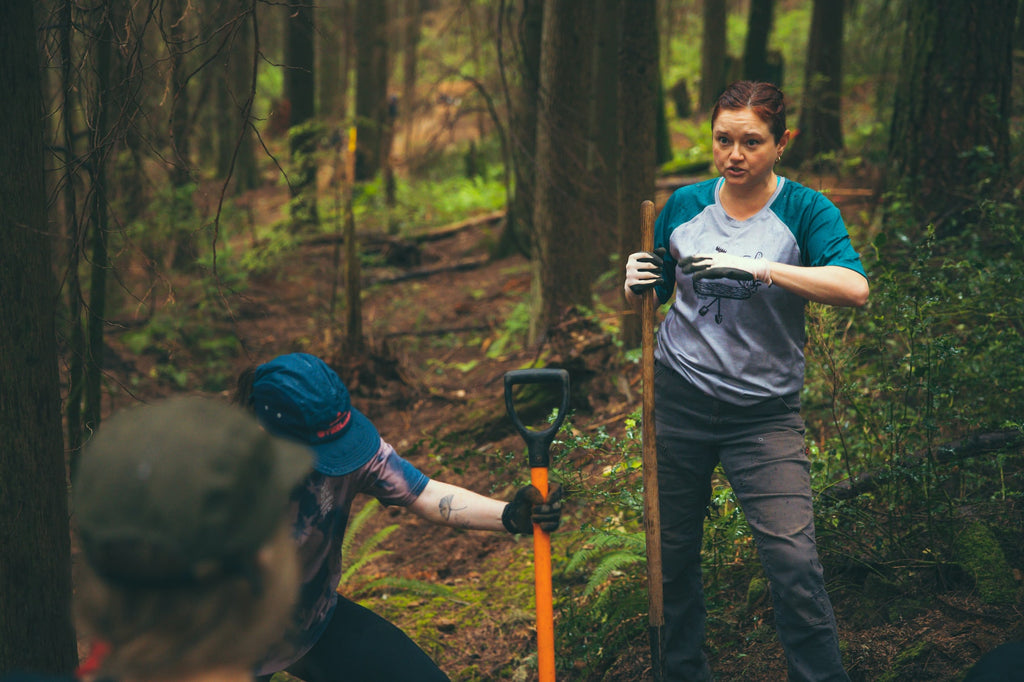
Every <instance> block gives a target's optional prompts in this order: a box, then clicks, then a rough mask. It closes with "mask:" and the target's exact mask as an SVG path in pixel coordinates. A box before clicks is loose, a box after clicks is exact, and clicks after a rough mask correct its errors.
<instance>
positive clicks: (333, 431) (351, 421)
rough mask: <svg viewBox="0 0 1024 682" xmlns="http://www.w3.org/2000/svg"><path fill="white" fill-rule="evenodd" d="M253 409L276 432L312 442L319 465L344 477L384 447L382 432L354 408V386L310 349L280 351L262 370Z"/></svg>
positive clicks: (257, 376) (322, 470)
mask: <svg viewBox="0 0 1024 682" xmlns="http://www.w3.org/2000/svg"><path fill="white" fill-rule="evenodd" d="M252 408H253V412H254V413H255V414H256V417H257V418H258V419H259V420H260V422H261V423H262V424H263V426H264V427H265V428H266V429H267V430H268V431H270V432H271V433H272V434H274V435H276V436H281V437H284V438H290V439H292V440H296V441H299V442H300V443H305V444H307V445H309V446H310V447H311V448H312V449H313V452H314V454H315V458H314V463H313V468H314V469H316V470H317V471H319V472H320V473H323V474H326V475H328V476H343V475H345V474H348V473H351V472H353V471H355V470H356V469H358V468H359V467H361V466H362V465H364V464H366V463H367V462H368V461H370V459H371V458H372V457H373V456H374V455H375V454H377V451H378V450H379V449H380V433H378V432H377V428H376V427H375V426H374V425H373V424H372V423H371V422H370V420H369V419H367V418H366V417H365V416H364V415H363V413H361V412H360V411H359V410H357V409H355V408H354V407H352V401H351V399H350V398H349V394H348V389H347V388H345V384H344V383H342V381H341V378H340V377H338V373H337V372H335V371H334V370H333V369H331V368H330V367H329V366H328V365H327V363H326V362H324V361H323V360H321V359H320V358H318V357H316V356H315V355H309V354H308V353H289V354H288V355H280V356H278V357H276V358H274V359H273V360H271V361H270V362H266V363H264V364H262V365H260V366H259V367H257V368H256V373H255V375H254V376H253V384H252Z"/></svg>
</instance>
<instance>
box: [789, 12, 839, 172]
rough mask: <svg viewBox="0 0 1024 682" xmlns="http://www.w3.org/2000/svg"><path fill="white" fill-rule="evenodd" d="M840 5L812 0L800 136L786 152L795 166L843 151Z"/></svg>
mask: <svg viewBox="0 0 1024 682" xmlns="http://www.w3.org/2000/svg"><path fill="white" fill-rule="evenodd" d="M843 4H844V0H814V10H813V13H812V14H811V35H810V39H809V41H808V45H807V68H806V71H805V74H804V101H803V106H802V107H801V109H800V128H799V130H800V134H799V135H798V136H797V137H796V138H795V139H794V140H793V144H792V145H791V147H792V149H790V150H788V152H787V156H789V157H790V162H791V163H794V164H799V163H801V162H803V161H806V160H808V159H813V158H814V157H816V156H818V155H819V154H827V153H829V152H835V151H839V150H841V149H842V148H843V129H842V125H841V121H840V113H841V105H842V97H841V94H840V91H841V88H842V83H843V59H842V56H843V50H842V45H843V12H844V7H843Z"/></svg>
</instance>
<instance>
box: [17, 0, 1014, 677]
mask: <svg viewBox="0 0 1024 682" xmlns="http://www.w3.org/2000/svg"><path fill="white" fill-rule="evenodd" d="M1022 12H1024V3H1021V2H1018V1H1017V0H992V1H990V2H984V3H969V2H962V1H960V0H920V1H916V0H915V1H910V0H595V1H594V2H589V3H575V2H569V1H566V0H322V1H319V2H314V3H310V2H299V1H296V0H288V1H287V2H264V1H256V0H225V1H223V2H218V3H188V2H185V1H184V0H150V1H149V2H126V1H115V0H92V1H86V2H83V1H78V2H72V1H71V0H44V1H41V2H31V1H30V0H8V2H7V3H5V6H4V8H3V10H2V16H3V21H0V92H3V93H4V95H5V101H6V102H7V109H8V110H7V115H6V117H5V122H4V125H3V126H0V136H2V137H0V221H2V223H0V442H2V443H3V444H4V449H3V453H2V456H0V547H2V548H3V551H2V552H0V673H2V672H3V671H6V670H9V669H12V668H16V667H17V668H35V669H40V670H53V671H59V670H69V669H71V668H73V667H74V665H75V664H76V663H77V660H78V656H79V645H82V646H85V645H86V644H87V643H80V642H77V641H76V638H75V633H74V629H73V626H72V624H71V621H70V618H69V604H70V601H71V595H72V590H73V581H72V574H71V565H72V562H73V560H74V557H75V547H74V543H73V538H72V535H71V533H69V514H70V510H69V507H68V495H67V493H68V486H69V480H70V479H69V472H73V470H74V467H75V462H76V458H77V456H78V453H79V451H80V449H81V447H82V444H83V442H85V441H87V440H88V438H89V435H90V434H91V433H92V432H93V431H94V430H95V429H97V428H101V424H102V421H103V419H104V418H105V417H106V416H107V415H109V414H110V413H111V412H112V411H114V410H116V409H118V408H120V407H122V406H124V405H127V404H129V403H131V402H134V401H140V400H142V401H150V400H155V399H158V398H160V397H163V396H168V395H171V394H175V393H182V392H194V393H206V394H218V395H225V396H226V395H227V394H228V393H229V392H230V390H231V388H232V386H233V381H234V377H235V376H236V375H237V373H238V372H239V371H240V370H241V369H242V368H243V367H245V366H246V365H249V364H253V363H258V362H262V361H265V360H267V359H269V358H270V357H272V356H273V355H276V354H278V353H282V352H289V351H293V350H303V351H308V352H313V353H317V354H320V355H321V356H323V357H324V358H326V359H328V360H329V361H330V362H331V363H332V365H334V366H335V367H336V368H337V369H338V371H339V373H340V374H341V376H342V377H343V379H344V380H345V381H346V383H347V384H348V385H349V386H350V387H351V388H352V391H353V394H354V396H355V401H356V403H357V404H359V405H360V407H361V408H363V409H364V411H366V412H367V413H368V414H369V415H370V416H371V417H372V418H373V419H374V421H375V422H376V423H377V424H378V426H379V427H380V428H381V430H382V432H384V433H385V435H386V437H389V438H390V439H391V440H392V441H393V442H395V444H396V445H397V446H400V451H402V452H403V453H405V454H407V455H408V456H409V457H410V459H412V460H413V461H414V462H415V463H416V464H417V465H418V466H420V467H421V468H423V469H424V471H426V472H427V473H429V474H430V475H436V476H438V477H440V478H442V479H444V480H451V481H453V482H458V483H462V484H464V485H467V486H468V487H473V488H474V489H478V490H481V491H482V492H490V493H493V494H496V495H503V494H507V493H508V491H510V490H512V489H513V486H514V485H516V484H517V483H518V482H521V481H522V479H523V478H524V477H525V475H526V474H525V456H524V455H523V454H522V444H521V443H520V442H518V441H517V439H516V437H515V435H514V434H513V433H512V432H511V430H510V428H509V425H508V420H507V418H506V416H505V414H504V412H503V410H504V406H503V404H502V403H501V400H500V397H501V396H500V387H499V386H500V376H501V374H502V372H504V371H505V370H507V369H513V368H519V367H526V366H551V367H564V368H566V369H568V370H569V371H570V373H571V375H572V381H573V397H572V410H573V412H572V414H571V416H570V419H569V421H568V424H567V425H566V426H565V427H564V428H563V432H562V434H561V435H560V437H559V440H558V442H557V444H556V447H555V448H554V453H553V454H554V461H555V465H554V466H555V468H554V470H553V472H552V475H553V476H555V477H556V478H557V479H558V480H560V481H561V482H562V483H563V485H564V486H565V487H566V489H567V490H568V492H569V494H570V500H571V501H572V502H571V510H570V518H569V519H567V521H566V524H565V525H566V527H565V528H564V529H563V531H561V532H559V533H557V534H556V536H555V561H556V566H555V594H556V599H557V603H556V634H557V637H558V666H559V671H560V676H562V677H563V678H564V679H578V680H602V679H603V680H639V679H649V676H650V669H649V668H650V666H649V659H648V658H647V652H646V609H647V602H646V589H645V586H646V582H645V581H646V577H645V575H646V573H645V566H646V558H645V552H644V534H643V523H642V486H641V479H640V474H639V470H640V444H639V434H640V423H639V419H640V415H639V403H640V383H639V367H638V364H637V363H638V356H639V348H638V345H639V338H640V329H639V321H638V319H637V316H635V315H633V314H631V313H630V312H628V311H626V310H624V309H623V305H622V300H621V295H620V287H621V278H622V272H621V269H622V268H621V263H622V262H623V257H624V255H625V254H628V253H630V252H632V251H635V250H637V249H638V248H639V215H640V214H639V206H640V203H641V201H643V200H645V199H652V200H654V201H655V203H656V204H657V205H658V206H659V207H660V205H661V203H662V202H663V201H664V199H665V198H666V197H667V195H668V193H669V192H671V191H672V190H673V189H674V188H676V187H678V186H681V185H682V184H685V183H688V182H692V181H694V180H697V179H702V178H704V177H710V175H711V174H712V173H713V168H712V167H711V165H710V129H709V124H708V120H707V112H708V109H709V106H710V103H711V102H712V101H713V99H714V97H715V95H716V94H717V93H718V92H719V91H720V90H721V88H722V87H723V86H724V85H725V84H727V83H728V82H731V81H733V80H735V79H738V78H757V79H769V80H773V81H776V82H779V83H780V84H781V85H782V87H783V89H784V90H785V92H786V93H787V97H788V100H789V106H790V128H792V129H793V130H794V132H795V137H794V141H793V143H792V144H791V146H790V149H789V150H787V153H786V156H785V158H784V159H783V174H785V175H787V176H789V177H792V178H794V179H796V180H798V181H800V182H803V183H804V184H807V185H809V186H811V187H814V188H815V189H819V190H821V191H823V192H825V193H826V194H828V196H829V197H830V198H832V200H833V201H835V202H836V203H837V205H839V206H840V208H841V209H842V211H843V214H844V218H845V220H846V222H847V226H848V228H849V230H850V233H851V237H852V239H853V241H854V244H855V246H856V247H857V249H858V250H859V251H860V253H861V255H862V257H863V259H864V261H865V264H866V266H867V268H868V271H869V274H870V277H871V282H872V296H871V300H870V302H869V304H868V306H867V307H866V308H865V309H863V310H857V311H852V310H843V309H830V308H826V307H823V306H817V305H811V306H810V307H809V309H808V310H809V315H808V336H809V343H808V347H807V356H808V371H807V384H806V387H805V391H804V395H803V396H802V402H803V405H804V414H805V418H806V420H807V423H808V447H809V449H810V452H811V455H812V458H813V477H814V478H813V484H814V488H815V491H816V503H817V515H818V519H817V523H818V535H819V545H820V547H821V550H822V555H823V556H822V559H823V562H824V563H825V565H826V575H827V577H828V578H829V581H830V582H829V588H830V592H831V593H832V595H833V598H834V601H835V604H836V610H837V614H838V616H839V620H840V636H841V639H842V646H843V651H844V656H845V657H846V662H847V666H848V668H849V669H850V673H851V677H853V678H854V679H856V680H883V679H884V680H955V679H959V678H960V677H962V675H963V673H964V671H965V670H966V669H967V668H968V667H969V666H970V664H971V663H972V662H973V661H974V660H976V659H977V658H978V657H980V656H981V655H982V654H983V653H984V652H985V651H987V650H989V649H991V648H992V647H994V646H995V645H997V644H999V643H1000V642H1003V641H1007V640H1011V639H1021V638H1024V629H1022V627H1024V626H1022V623H1024V618H1022V613H1021V611H1022V609H1024V540H1022V538H1024V508H1022V504H1024V452H1022V450H1024V431H1022V419H1024V416H1022V403H1024V398H1022V396H1024V375H1022V373H1021V371H1020V369H1019V368H1020V358H1021V357H1022V353H1024V295H1022V293H1021V287H1020V284H1019V283H1020V282H1021V280H1022V276H1024V231H1022V229H1021V227H1020V225H1021V217H1022V216H1021V213H1022V210H1021V207H1020V193H1021V190H1022V188H1024V173H1022V169H1021V165H1020V163H1021V162H1020V158H1021V153H1020V152H1021V144H1022V138H1021V134H1022V113H1024V91H1022V89H1021V80H1020V69H1021V64H1022V61H1021V60H1022V56H1021V55H1024V52H1021V50H1024V27H1022V25H1021V24H1022V22H1021V18H1022ZM533 401H534V413H535V414H534V417H535V418H537V419H541V420H542V419H543V417H544V414H545V412H544V410H545V408H544V406H545V405H546V401H545V400H544V396H543V395H540V396H534V398H533ZM350 536H351V542H350V546H349V547H348V548H347V549H346V560H347V562H348V568H349V569H350V570H349V571H348V572H347V574H346V581H345V584H343V585H342V589H343V590H345V591H346V593H348V594H351V595H353V596H355V597H357V598H359V599H361V600H363V601H364V602H365V603H367V604H368V605H370V607H371V608H374V609H375V610H378V611H379V612H381V613H384V614H386V615H387V616H388V617H389V618H392V619H393V620H395V622H397V623H399V624H400V625H401V626H402V627H403V628H405V629H406V630H407V631H408V632H409V633H410V634H411V635H412V636H413V637H414V638H415V639H416V640H417V642H419V643H420V644H421V645H422V646H424V648H426V649H427V650H428V651H429V652H430V653H431V655H432V656H434V657H435V658H436V659H437V660H438V661H439V662H440V663H441V664H442V667H443V668H444V669H445V671H446V672H448V674H449V675H451V676H452V678H453V679H457V680H491V679H508V680H526V679H532V678H533V676H535V675H536V672H535V670H536V659H535V654H533V653H532V639H531V637H532V631H531V626H530V609H531V606H530V602H531V600H532V591H531V590H532V587H531V579H530V576H529V572H530V566H529V553H528V548H526V547H525V545H521V544H519V543H514V542H511V541H509V540H508V539H507V538H490V537H488V538H483V539H481V538H480V537H479V536H475V535H472V534H458V533H452V532H450V531H449V532H440V531H437V530H434V529H427V528H424V527H423V526H422V525H419V524H417V523H415V522H412V523H410V522H409V521H408V520H406V519H405V518H404V517H403V519H402V520H401V523H399V520H398V519H396V518H395V517H394V515H393V514H392V513H390V512H378V511H377V508H376V507H375V506H367V507H366V508H365V509H364V510H363V511H362V512H361V513H360V515H359V516H358V518H357V520H356V522H355V523H354V524H353V528H352V529H351V533H350ZM409 557H416V559H417V560H416V561H415V562H412V561H410V560H409ZM510 566H512V567H514V568H512V569H509V567H510ZM705 577H706V590H707V598H708V604H709V639H708V646H709V651H710V653H711V656H712V661H713V664H714V667H715V669H716V672H717V673H718V676H719V678H720V679H725V680H730V679H735V680H765V679H782V677H784V674H785V673H784V663H783V661H782V657H781V651H780V649H779V647H778V644H777V643H776V642H775V640H774V634H773V631H772V627H771V622H772V620H771V618H772V616H771V606H770V603H768V600H766V598H765V589H766V588H765V584H764V579H763V576H762V575H761V572H760V568H759V566H758V564H757V560H756V553H755V551H754V548H753V546H752V542H751V539H750V535H749V532H748V529H747V527H746V524H745V522H744V520H743V516H742V513H741V512H740V510H739V509H738V508H737V507H736V504H735V500H734V498H733V496H732V493H731V490H730V489H729V487H728V485H727V483H726V482H725V480H724V479H720V480H718V481H717V482H716V485H715V490H714V495H713V508H712V510H711V514H710V516H709V519H708V521H707V525H706V551H705Z"/></svg>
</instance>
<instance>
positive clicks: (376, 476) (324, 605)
mask: <svg viewBox="0 0 1024 682" xmlns="http://www.w3.org/2000/svg"><path fill="white" fill-rule="evenodd" d="M429 480H430V479H429V478H427V476H426V475H425V474H423V473H422V472H420V471H419V470H418V469H417V468H416V467H414V466H413V465H412V464H410V463H409V462H407V461H405V460H404V459H402V458H401V457H400V456H399V455H398V454H397V453H396V452H395V449H394V448H393V447H392V446H391V445H389V444H388V443H386V442H384V440H381V442H380V449H379V450H378V451H377V454H376V455H374V456H373V458H372V459H370V461H369V462H367V463H366V464H364V465H363V466H361V467H360V468H358V469H356V470H355V471H353V472H352V473H349V474H345V475H344V476H326V475H324V474H322V473H319V472H314V473H313V474H311V475H310V476H309V478H308V479H307V481H306V485H305V486H303V487H300V488H299V489H297V490H296V492H295V493H293V494H292V509H293V513H294V515H295V525H294V528H293V532H294V536H295V539H296V541H297V542H298V544H299V562H300V564H301V566H302V568H301V570H302V588H301V590H300V592H299V600H298V604H297V605H296V608H295V616H294V618H293V620H292V625H291V629H290V631H289V634H288V636H287V638H286V639H285V641H283V642H281V643H280V644H279V645H278V646H276V647H274V649H273V650H272V651H271V652H269V653H268V655H267V656H266V657H265V658H264V659H263V662H262V663H261V664H260V666H259V668H258V670H257V675H269V674H270V673H273V672H277V671H279V670H284V669H285V668H287V667H288V666H289V665H291V664H292V663H294V662H295V661H297V660H299V659H300V658H302V656H304V655H305V654H306V652H307V651H309V650H310V649H311V648H313V645H314V644H316V642H317V640H318V639H319V638H320V635H321V633H322V632H323V630H324V628H325V627H327V622H328V620H329V619H330V615H331V612H332V611H333V610H334V606H335V604H336V603H337V601H338V594H337V592H336V591H335V590H336V589H337V587H338V581H339V580H340V578H341V564H342V562H341V546H342V540H343V539H344V537H345V526H346V525H348V519H349V514H350V512H351V509H352V502H353V501H354V500H355V497H356V495H357V494H358V493H365V494H367V495H372V496H373V497H376V498H377V499H378V500H380V502H381V503H383V504H385V505H397V506H400V507H407V506H409V505H410V504H412V503H413V502H414V501H415V500H416V498H417V497H419V496H420V493H421V492H423V488H425V487H426V485H427V483H428V482H429Z"/></svg>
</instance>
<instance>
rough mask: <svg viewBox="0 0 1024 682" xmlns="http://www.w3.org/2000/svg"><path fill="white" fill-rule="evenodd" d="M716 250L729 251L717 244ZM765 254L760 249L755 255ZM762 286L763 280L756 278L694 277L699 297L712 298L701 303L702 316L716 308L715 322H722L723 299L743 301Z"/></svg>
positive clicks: (761, 256)
mask: <svg viewBox="0 0 1024 682" xmlns="http://www.w3.org/2000/svg"><path fill="white" fill-rule="evenodd" d="M715 251H716V252H718V253H727V251H726V250H725V249H723V248H722V247H721V246H716V247H715ZM763 257H764V254H763V253H762V252H760V251H758V252H757V254H756V255H755V256H754V258H763ZM759 286H761V282H759V281H757V280H756V279H751V280H738V279H728V278H725V277H723V278H719V279H698V278H696V277H694V278H693V291H694V292H695V293H696V294H697V298H698V299H701V300H706V299H711V300H710V301H708V302H707V303H705V304H703V305H701V307H700V308H699V309H698V310H697V312H698V313H700V314H701V316H704V315H707V314H708V313H709V312H710V311H711V308H712V307H714V308H715V322H716V323H717V324H722V320H723V319H724V318H723V317H722V299H723V298H729V299H733V300H737V301H742V300H746V299H748V298H750V297H751V296H753V295H754V292H755V291H757V288H758V287H759Z"/></svg>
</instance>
